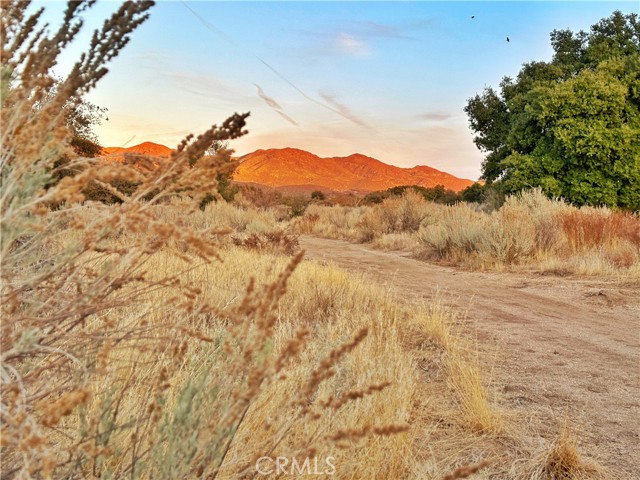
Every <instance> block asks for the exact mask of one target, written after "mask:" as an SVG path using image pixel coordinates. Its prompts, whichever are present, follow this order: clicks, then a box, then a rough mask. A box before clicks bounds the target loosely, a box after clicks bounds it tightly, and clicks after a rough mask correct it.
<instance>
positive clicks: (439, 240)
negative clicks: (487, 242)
mask: <svg viewBox="0 0 640 480" xmlns="http://www.w3.org/2000/svg"><path fill="white" fill-rule="evenodd" d="M486 225H487V216H486V214H483V213H481V212H478V211H477V210H476V209H474V208H472V207H471V206H469V205H468V204H458V205H453V206H446V207H443V209H442V213H441V216H440V218H439V219H438V221H437V222H436V223H432V224H427V225H423V226H422V228H421V229H420V231H419V232H418V238H419V239H420V241H421V242H422V243H423V244H425V245H427V246H430V247H431V248H433V249H434V250H435V251H436V252H437V253H438V255H439V256H440V258H446V259H448V260H455V261H462V260H464V259H465V258H468V257H469V256H470V255H473V254H475V253H477V248H478V245H479V244H480V241H481V240H482V238H483V235H485V230H486Z"/></svg>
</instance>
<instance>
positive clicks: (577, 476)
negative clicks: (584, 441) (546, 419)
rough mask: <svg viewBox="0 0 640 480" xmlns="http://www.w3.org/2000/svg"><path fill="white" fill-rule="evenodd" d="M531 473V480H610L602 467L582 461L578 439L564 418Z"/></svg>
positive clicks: (536, 460)
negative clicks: (607, 479)
mask: <svg viewBox="0 0 640 480" xmlns="http://www.w3.org/2000/svg"><path fill="white" fill-rule="evenodd" d="M535 462H537V463H538V465H536V466H535V467H534V468H533V470H532V471H531V473H530V475H529V477H530V478H531V480H543V479H544V480H589V479H605V478H610V477H611V476H610V474H609V472H607V471H605V470H604V469H603V468H602V467H599V466H598V465H595V464H593V463H591V462H586V461H585V460H583V458H582V456H581V455H580V453H579V452H578V439H577V437H576V436H575V434H574V433H573V432H572V431H571V429H570V427H569V420H568V418H567V417H565V418H564V421H563V422H562V426H561V428H560V432H559V434H558V437H557V438H556V440H555V441H554V442H553V443H552V444H551V446H550V448H549V450H548V451H547V452H546V453H544V454H542V455H540V456H539V457H538V458H537V459H535Z"/></svg>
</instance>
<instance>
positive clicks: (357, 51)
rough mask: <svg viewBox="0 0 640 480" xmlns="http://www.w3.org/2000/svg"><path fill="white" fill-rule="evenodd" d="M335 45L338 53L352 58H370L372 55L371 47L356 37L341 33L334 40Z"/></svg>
mask: <svg viewBox="0 0 640 480" xmlns="http://www.w3.org/2000/svg"><path fill="white" fill-rule="evenodd" d="M333 45H334V47H335V50H336V51H337V52H338V53H342V54H343V55H349V56H352V57H368V56H369V55H371V49H370V48H369V46H368V45H367V44H366V43H364V42H363V41H362V40H360V39H359V38H358V37H356V36H355V35H352V34H350V33H346V32H339V33H338V34H336V36H335V37H334V39H333Z"/></svg>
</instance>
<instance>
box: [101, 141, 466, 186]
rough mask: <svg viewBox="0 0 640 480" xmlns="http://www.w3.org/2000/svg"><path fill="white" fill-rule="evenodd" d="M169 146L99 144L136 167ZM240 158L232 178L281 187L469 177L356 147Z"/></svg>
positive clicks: (456, 181)
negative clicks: (389, 160)
mask: <svg viewBox="0 0 640 480" xmlns="http://www.w3.org/2000/svg"><path fill="white" fill-rule="evenodd" d="M171 152H172V150H171V149H170V148H169V147H165V146H164V145H160V144H157V143H152V142H144V143H141V144H140V145H135V146H133V147H128V148H122V147H107V148H103V149H102V156H103V158H105V159H106V160H107V161H111V162H118V163H125V161H126V162H127V163H132V164H134V165H135V166H137V167H139V168H140V170H149V169H152V168H153V165H154V164H150V163H149V161H147V160H144V159H143V156H151V157H165V158H166V157H169V156H170V155H171ZM238 160H239V162H240V163H239V165H238V167H237V168H236V170H235V172H234V174H233V180H234V181H236V182H241V183H255V184H259V185H266V186H269V187H273V188H279V189H280V188H292V189H300V190H309V189H321V190H322V189H326V190H333V191H339V192H372V191H376V190H386V189H387V188H391V187H395V186H398V185H421V186H423V187H435V186H436V185H444V187H445V188H447V189H451V190H454V191H460V190H462V189H464V188H466V187H468V186H469V185H471V184H472V183H473V181H471V180H467V179H463V178H458V177H455V176H454V175H451V174H449V173H446V172H442V171H440V170H436V169H435V168H432V167H428V166H423V165H421V166H416V167H413V168H401V167H396V166H393V165H387V164H386V163H383V162H381V161H379V160H376V159H375V158H371V157H367V156H365V155H361V154H357V153H356V154H353V155H349V156H348V157H330V158H321V157H318V156H317V155H314V154H312V153H309V152H307V151H305V150H299V149H296V148H281V149H275V148H274V149H269V150H257V151H255V152H253V153H249V154H248V155H244V156H243V157H240V158H239V159H238ZM154 163H155V162H154Z"/></svg>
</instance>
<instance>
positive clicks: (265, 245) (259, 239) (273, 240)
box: [231, 230, 300, 255]
mask: <svg viewBox="0 0 640 480" xmlns="http://www.w3.org/2000/svg"><path fill="white" fill-rule="evenodd" d="M231 240H232V241H233V244H234V245H236V246H238V247H243V248H248V249H249V250H257V251H259V252H268V253H282V254H284V255H293V254H294V253H296V252H297V251H299V250H300V242H299V241H298V237H297V235H291V234H287V233H284V232H282V231H280V230H275V231H273V232H264V233H251V234H249V235H248V236H246V237H238V236H233V237H231Z"/></svg>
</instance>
